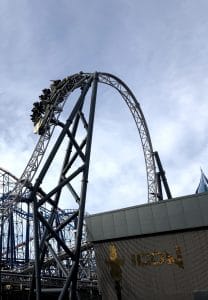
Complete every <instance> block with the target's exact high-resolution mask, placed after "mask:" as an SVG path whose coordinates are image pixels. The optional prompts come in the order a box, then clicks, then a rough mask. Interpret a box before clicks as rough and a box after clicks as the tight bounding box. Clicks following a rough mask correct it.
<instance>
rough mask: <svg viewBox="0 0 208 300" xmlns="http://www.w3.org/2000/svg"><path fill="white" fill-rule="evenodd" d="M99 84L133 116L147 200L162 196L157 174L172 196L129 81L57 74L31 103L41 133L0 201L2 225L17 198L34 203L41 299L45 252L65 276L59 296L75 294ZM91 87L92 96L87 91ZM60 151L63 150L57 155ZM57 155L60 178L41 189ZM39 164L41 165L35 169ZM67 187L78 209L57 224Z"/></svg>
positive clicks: (35, 273) (36, 285)
mask: <svg viewBox="0 0 208 300" xmlns="http://www.w3.org/2000/svg"><path fill="white" fill-rule="evenodd" d="M99 84H106V85H108V86H110V87H112V88H114V89H116V90H117V91H118V93H119V94H120V95H121V97H122V98H123V100H124V101H125V102H126V104H127V106H128V108H129V110H130V112H131V114H132V116H133V118H134V121H135V123H136V126H137V129H138V132H139V136H140V140H141V144H142V148H143V152H144V158H145V164H146V174H147V188H148V202H155V201H158V200H160V199H162V197H161V187H160V184H159V182H160V181H159V180H158V178H159V177H158V174H159V176H161V178H162V179H163V183H164V187H165V190H166V193H167V196H168V198H171V194H170V191H169V188H168V185H167V181H166V178H165V174H164V170H163V169H162V166H161V163H160V160H159V157H158V154H157V153H155V152H153V148H152V143H151V139H150V134H149V130H148V127H147V123H146V121H145V118H144V115H143V112H142V110H141V108H140V105H139V103H138V101H137V100H136V97H135V96H134V94H133V93H132V92H131V90H130V89H129V88H128V86H127V85H126V84H125V83H124V82H123V81H121V80H120V79H119V78H117V77H116V76H114V75H112V74H108V73H102V72H95V73H83V72H80V73H77V74H74V75H72V76H69V77H66V78H64V79H63V80H55V81H54V82H53V83H52V84H51V86H50V88H49V89H45V90H43V95H41V96H40V101H39V102H36V103H34V107H33V110H32V115H31V117H32V120H33V122H34V125H35V131H36V132H37V133H38V134H39V135H40V138H39V141H38V143H37V145H36V147H35V149H34V151H33V153H32V156H31V158H30V160H29V162H28V164H27V166H26V168H25V170H24V172H23V174H22V176H21V178H20V179H19V180H17V183H16V184H15V186H14V188H13V190H12V192H10V193H9V195H8V197H7V198H6V199H4V201H2V203H1V206H0V210H1V216H2V217H1V228H3V226H4V224H5V222H7V219H9V218H11V215H12V214H13V212H14V211H15V210H16V211H17V206H18V203H20V202H25V203H28V205H29V206H30V207H32V216H33V230H34V252H35V253H34V264H33V267H32V273H31V274H32V282H31V297H32V293H34V294H35V295H36V300H39V299H41V295H42V293H43V286H42V280H41V276H42V274H43V273H47V272H49V271H51V270H48V269H46V268H45V265H46V261H49V257H50V260H53V261H54V262H55V263H56V269H58V270H59V273H60V274H61V277H62V278H63V279H64V283H63V288H62V289H61V291H60V294H59V298H58V299H59V300H62V299H65V297H66V295H68V294H69V295H70V299H73V300H74V299H77V280H78V271H79V267H80V265H81V263H80V261H81V260H80V253H82V251H81V250H82V237H83V224H84V213H85V202H86V194H87V182H88V173H89V163H90V153H91V144H92V134H93V126H94V115H95V106H96V98H97V89H98V86H99ZM90 91H91V96H89V92H90ZM77 93H78V94H79V95H78V98H77V99H76V101H74V99H73V101H72V100H71V102H70V103H71V108H70V111H69V114H68V118H66V119H65V120H64V121H60V120H59V119H60V118H59V117H60V116H62V114H61V112H62V111H63V110H64V108H65V104H66V102H67V103H68V101H69V100H70V99H71V98H72V96H73V95H74V94H76V95H77ZM55 128H59V130H60V133H59V135H58V136H57V138H56V140H55V142H54V144H53V147H52V149H51V151H50V153H49V154H48V156H47V157H46V159H45V161H44V160H43V156H44V154H45V152H46V149H47V146H48V144H49V141H50V139H51V137H52V135H53V132H54V129H55ZM63 145H65V146H64V147H66V151H64V155H63V153H61V154H59V153H60V149H61V147H62V146H63ZM58 155H59V156H58ZM60 155H62V158H61V159H60ZM57 156H58V157H59V161H62V163H63V164H62V166H61V168H60V173H59V175H58V179H57V181H58V183H57V184H54V186H53V187H52V188H50V189H49V190H48V191H47V192H45V191H43V189H42V187H41V186H42V184H43V183H44V180H45V179H46V177H47V175H48V173H49V170H50V168H51V166H52V165H53V161H55V159H56V158H57ZM156 165H157V166H158V167H159V172H156ZM40 166H41V169H40V171H39V173H38V174H37V170H38V169H39V168H40ZM35 175H37V177H36V178H34V176H35ZM34 179H35V180H34ZM65 189H66V190H67V192H68V193H69V194H68V196H67V199H68V198H69V199H72V200H73V201H74V202H75V203H76V209H74V211H73V212H72V213H71V214H70V215H68V216H66V217H65V218H63V219H62V220H60V222H59V224H57V222H56V216H57V211H58V207H59V203H60V199H61V196H62V195H63V194H64V193H65V192H64V191H65ZM64 195H65V194H64ZM43 207H47V212H48V213H47V214H44V213H43ZM46 215H47V216H46ZM71 223H73V224H75V225H73V226H75V227H74V229H75V231H76V235H75V244H74V247H73V248H71V247H70V245H69V244H67V243H66V241H65V240H64V239H63V238H61V232H62V230H63V229H64V228H66V227H67V226H69V225H70V224H71ZM40 225H41V226H40ZM41 228H42V229H41ZM60 253H61V255H60ZM61 257H62V258H61ZM63 257H64V258H66V257H67V260H66V259H65V260H63ZM49 269H50V268H49ZM48 274H49V273H48Z"/></svg>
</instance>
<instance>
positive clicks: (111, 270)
mask: <svg viewBox="0 0 208 300" xmlns="http://www.w3.org/2000/svg"><path fill="white" fill-rule="evenodd" d="M86 222H87V230H88V240H89V241H91V242H92V243H93V244H94V249H95V255H96V263H97V274H98V280H99V286H100V290H101V294H102V299H103V300H117V299H122V300H127V299H128V300H134V299H142V300H163V299H165V300H167V299H168V300H190V299H208V293H207V291H208V193H207V192H204V193H200V194H194V195H190V196H185V197H180V198H175V199H171V200H165V201H160V202H157V203H151V204H144V205H139V206H134V207H129V208H125V209H120V210H115V211H110V212H105V213H99V214H95V215H91V216H89V217H87V218H86Z"/></svg>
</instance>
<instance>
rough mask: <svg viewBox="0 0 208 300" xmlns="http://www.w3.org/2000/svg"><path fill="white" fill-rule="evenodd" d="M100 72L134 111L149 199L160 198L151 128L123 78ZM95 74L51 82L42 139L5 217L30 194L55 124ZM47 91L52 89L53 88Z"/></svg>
mask: <svg viewBox="0 0 208 300" xmlns="http://www.w3.org/2000/svg"><path fill="white" fill-rule="evenodd" d="M97 74H98V82H100V83H104V84H107V85H109V86H111V87H113V88H115V89H116V90H117V91H118V92H119V93H120V95H121V96H122V98H123V99H124V101H125V102H126V104H127V105H128V107H129V109H130V111H131V114H132V116H133V118H134V120H135V123H136V126H137V129H138V131H139V135H140V139H141V143H142V147H143V151H144V158H145V163H146V174H147V185H148V202H154V201H157V200H158V199H157V180H156V170H155V162H154V154H153V149H152V143H151V139H150V134H149V130H148V127H147V123H146V120H145V118H144V115H143V112H142V110H141V108H140V105H139V103H138V101H137V100H136V97H135V96H134V94H133V93H132V92H131V90H130V89H129V88H128V86H127V85H126V84H125V83H124V82H123V81H121V80H120V79H119V78H117V77H116V76H114V75H112V74H109V73H102V72H99V73H97ZM93 76H94V74H93V73H82V72H81V73H77V74H74V75H72V76H69V77H66V78H65V79H63V80H57V81H54V83H53V84H52V85H51V89H50V93H49V95H47V96H46V95H42V97H43V98H44V96H46V98H47V99H48V101H45V104H44V106H43V107H42V113H41V114H40V115H39V120H38V122H36V127H39V128H38V129H36V130H37V131H39V133H40V139H39V141H38V143H37V145H36V147H35V149H34V151H33V153H32V156H31V158H30V160H29V162H28V164H27V166H26V168H25V170H24V172H23V173H22V176H21V178H20V179H19V180H18V182H17V184H16V185H15V187H14V189H13V191H12V194H13V198H12V200H11V199H8V201H6V202H4V203H3V205H1V207H0V209H1V211H2V214H3V215H4V218H6V217H8V215H9V213H10V212H11V211H12V210H13V209H14V207H15V206H16V203H17V202H18V201H19V198H22V197H24V196H25V197H27V194H28V188H29V187H30V185H31V181H32V179H33V177H34V175H35V173H36V171H37V169H38V167H39V165H40V163H41V161H42V158H43V155H44V153H45V151H46V149H47V146H48V143H49V141H50V138H51V136H52V134H53V131H54V128H55V125H56V123H57V120H58V118H59V115H60V113H61V112H62V110H63V107H64V104H65V102H66V100H67V98H68V97H69V96H70V94H71V93H72V92H73V91H74V90H75V89H77V88H82V87H83V86H84V85H85V84H86V82H87V81H88V80H90V79H92V77H93ZM47 90H48V91H49V89H47ZM43 91H44V90H43ZM45 91H46V89H45ZM40 97H41V96H40ZM41 100H42V99H41ZM42 102H43V101H42ZM34 121H37V119H34ZM38 123H39V124H38Z"/></svg>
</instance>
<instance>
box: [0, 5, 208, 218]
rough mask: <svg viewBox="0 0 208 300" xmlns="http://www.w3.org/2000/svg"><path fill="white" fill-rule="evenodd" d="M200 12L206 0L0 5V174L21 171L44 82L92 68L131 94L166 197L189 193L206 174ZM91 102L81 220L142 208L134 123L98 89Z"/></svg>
mask: <svg viewBox="0 0 208 300" xmlns="http://www.w3.org/2000/svg"><path fill="white" fill-rule="evenodd" d="M207 11H208V2H207V0H197V1H196V0H131V1H129V0H106V1H99V0H88V1H85V0H59V1H54V0H45V1H42V0H41V1H40V0H36V1H26V0H20V1H11V0H2V1H1V4H0V37H1V43H0V66H1V67H0V101H1V102H0V103H1V109H0V166H2V167H4V168H6V169H8V170H9V171H10V172H12V173H14V174H15V175H16V176H20V175H21V173H22V172H23V169H24V167H25V166H26V164H27V162H28V160H29V158H30V156H31V154H32V151H33V149H34V147H35V145H36V143H37V141H38V137H37V136H36V135H34V134H33V128H32V123H31V121H30V117H29V115H30V110H31V108H32V104H33V102H34V101H35V100H36V99H37V98H38V95H39V94H40V93H41V90H42V89H43V88H47V87H48V86H49V84H50V80H51V79H57V78H60V79H62V78H64V77H66V76H68V75H71V74H74V73H76V72H79V71H81V70H82V71H85V72H94V71H95V70H97V71H104V72H109V73H112V74H115V75H116V76H118V77H119V78H121V79H122V80H123V81H125V82H126V83H127V85H128V86H129V87H130V88H131V90H132V91H133V92H134V94H135V96H136V97H137V99H138V101H139V102H140V105H141V107H142V110H143V112H144V115H145V118H146V121H147V124H148V127H149V130H150V134H151V139H152V143H153V148H154V150H157V151H158V152H159V154H160V158H161V161H162V163H163V167H164V169H165V171H166V175H167V179H168V182H169V185H170V189H171V192H172V194H173V196H175V197H177V196H181V195H187V194H192V193H194V192H195V190H196V188H197V185H198V183H199V179H200V167H202V169H203V170H204V172H205V174H208V164H207V160H208V121H207V119H208V118H207V115H208V112H207V108H208V38H207V37H208V18H207ZM98 95H100V98H101V99H102V100H100V101H99V99H98V103H97V112H96V123H95V131H94V139H93V149H92V164H91V168H90V178H89V190H88V192H89V193H88V199H87V211H88V212H90V213H93V212H99V211H103V210H109V209H116V208H121V207H126V206H131V205H136V204H141V203H146V202H147V186H146V171H145V167H144V158H143V154H142V149H141V143H140V141H139V138H138V133H137V131H136V127H135V124H134V121H133V119H132V117H131V115H130V113H129V111H128V109H127V108H126V106H125V103H124V101H123V100H122V99H120V97H118V95H117V94H116V93H112V92H111V91H110V90H109V88H108V87H105V88H101V91H100V92H99V93H98ZM98 98H99V97H98ZM66 206H67V204H66Z"/></svg>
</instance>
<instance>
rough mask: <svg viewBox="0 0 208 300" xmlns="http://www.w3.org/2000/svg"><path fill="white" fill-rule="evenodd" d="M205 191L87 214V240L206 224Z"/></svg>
mask: <svg viewBox="0 0 208 300" xmlns="http://www.w3.org/2000/svg"><path fill="white" fill-rule="evenodd" d="M207 212H208V193H200V194H194V195H190V196H185V197H179V198H175V199H171V200H163V201H160V202H156V203H151V204H144V205H138V206H134V207H128V208H124V209H119V210H115V211H109V212H105V213H99V214H95V215H91V216H88V217H86V223H87V232H88V240H89V241H94V242H96V241H103V240H111V239H117V238H125V237H132V236H139V235H145V234H155V233H158V234H159V233H162V232H169V231H175V230H184V229H191V228H197V227H198V228H199V227H205V226H208V213H207Z"/></svg>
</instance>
